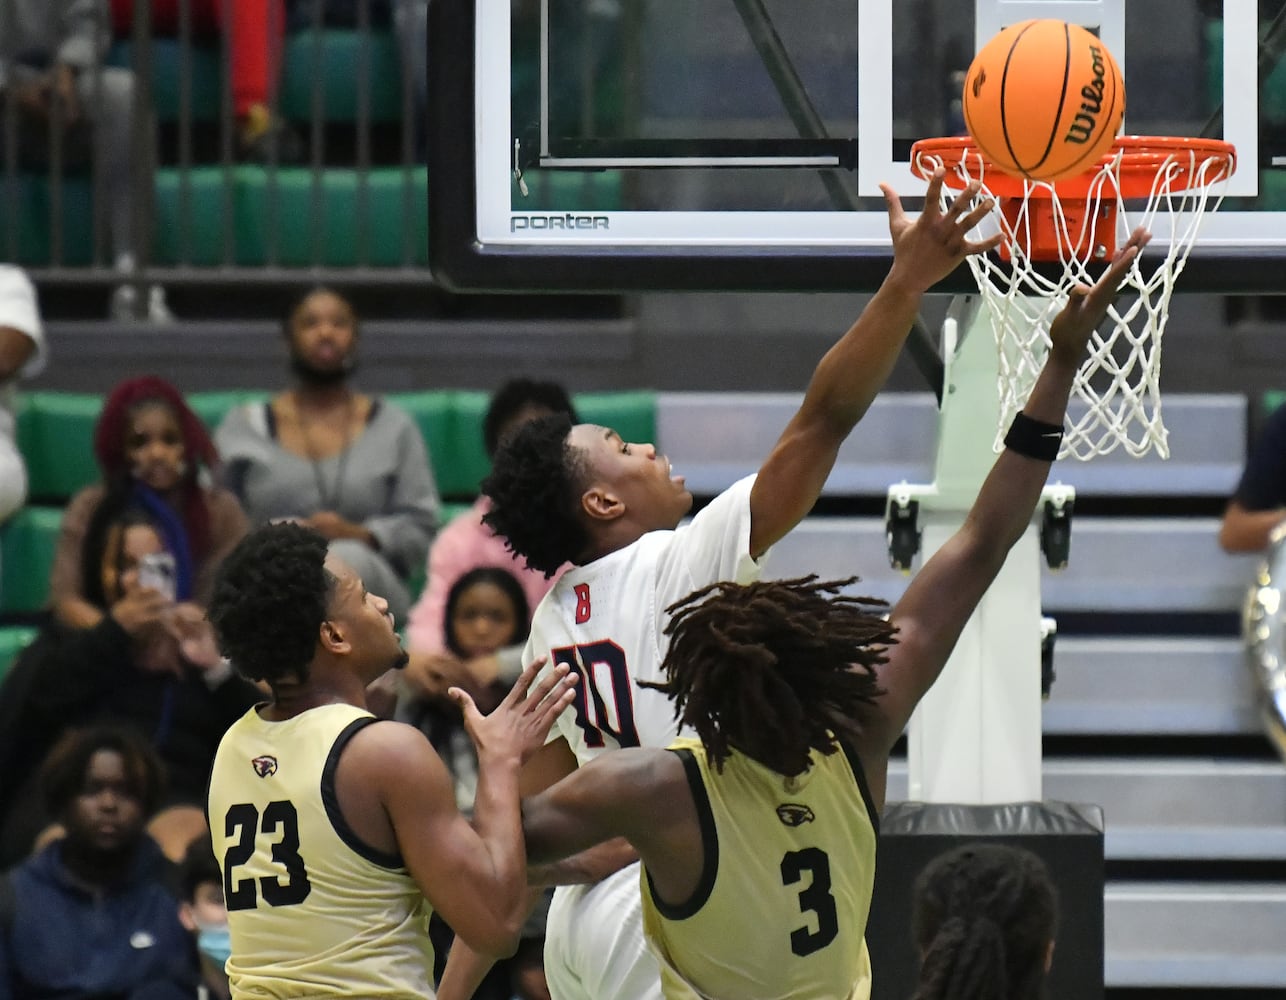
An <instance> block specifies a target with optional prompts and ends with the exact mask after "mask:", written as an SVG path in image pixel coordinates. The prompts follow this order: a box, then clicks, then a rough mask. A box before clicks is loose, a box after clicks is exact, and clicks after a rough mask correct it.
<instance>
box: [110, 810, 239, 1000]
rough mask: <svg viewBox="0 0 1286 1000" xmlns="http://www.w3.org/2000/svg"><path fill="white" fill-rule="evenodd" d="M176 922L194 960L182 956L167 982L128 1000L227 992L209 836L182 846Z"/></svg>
mask: <svg viewBox="0 0 1286 1000" xmlns="http://www.w3.org/2000/svg"><path fill="white" fill-rule="evenodd" d="M179 922H180V923H182V924H183V926H184V927H185V928H186V929H187V932H188V933H189V934H190V935H191V936H192V939H193V941H194V943H195V945H196V958H195V960H193V958H192V956H191V955H185V956H183V958H182V960H180V961H177V962H175V963H174V964H173V966H172V967H171V969H170V975H169V977H168V978H167V979H166V980H164V981H161V982H156V983H151V984H149V985H147V986H145V987H144V988H143V989H141V990H138V991H136V992H135V993H134V994H132V995H131V996H130V998H129V1000H229V998H230V997H231V995H232V987H231V986H230V985H229V984H228V973H227V972H226V971H225V969H224V966H225V964H226V963H227V961H228V955H229V954H230V953H231V951H232V947H231V937H230V935H229V933H228V907H227V904H226V903H225V901H224V898H223V874H222V873H221V872H220V871H219V862H218V859H216V858H215V856H214V846H213V845H212V844H211V842H210V835H209V834H208V833H207V834H203V835H202V836H200V837H197V839H196V840H194V841H192V843H191V844H190V845H188V849H187V853H186V854H185V855H184V856H183V862H182V864H180V865H179Z"/></svg>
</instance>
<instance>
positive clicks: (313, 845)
mask: <svg viewBox="0 0 1286 1000" xmlns="http://www.w3.org/2000/svg"><path fill="white" fill-rule="evenodd" d="M375 721H376V720H375V718H374V716H372V715H371V714H370V713H369V712H367V711H366V710H365V709H361V708H356V707H355V706H352V705H326V706H323V707H321V708H314V709H311V710H309V711H307V712H304V713H302V714H300V715H297V716H295V717H294V718H292V719H288V720H286V721H284V722H268V721H265V720H264V719H262V718H261V717H260V716H259V713H258V712H257V711H256V710H254V709H251V710H250V711H249V712H247V713H246V714H245V715H244V716H242V717H241V718H240V719H239V720H237V722H235V723H234V724H233V725H232V726H231V728H229V729H228V731H227V733H226V734H225V735H224V737H223V740H222V742H220V744H219V751H218V754H217V755H216V756H215V760H214V768H213V770H212V772H211V776H210V794H209V802H208V805H209V817H210V829H211V832H212V834H213V837H214V853H215V857H216V858H218V859H219V864H220V867H221V868H222V870H223V888H224V896H225V898H226V900H227V904H228V927H229V930H230V931H231V935H232V957H231V958H229V959H228V963H227V971H228V977H229V980H230V982H231V985H232V996H233V998H234V1000H238V998H256V1000H262V998H276V997H292V998H300V997H341V996H342V997H355V996H361V997H390V998H392V997H397V998H411V997H415V998H423V997H432V996H433V949H432V946H431V945H430V944H429V936H428V924H429V915H430V912H431V910H430V907H429V904H428V902H427V901H426V900H425V899H424V896H423V895H422V894H421V892H420V890H419V887H418V886H417V885H416V884H415V881H414V880H413V879H412V878H411V875H410V873H409V872H408V871H407V869H406V868H405V866H404V865H403V863H402V860H401V858H399V857H397V856H395V855H385V854H382V853H381V852H379V851H375V850H372V849H371V848H370V847H368V846H367V845H365V844H363V843H362V842H361V841H360V840H358V838H357V837H356V836H355V835H354V834H353V832H352V831H351V830H350V829H349V828H348V826H347V825H346V824H345V822H344V819H343V817H342V816H341V815H340V812H339V804H338V801H337V799H336V796H335V768H336V765H337V764H338V762H339V755H340V752H341V751H342V750H343V748H344V746H345V744H346V743H347V742H348V740H349V739H350V738H351V737H352V736H353V734H354V733H356V732H357V731H358V730H359V729H361V728H362V727H364V726H367V725H369V724H371V723H373V722H375Z"/></svg>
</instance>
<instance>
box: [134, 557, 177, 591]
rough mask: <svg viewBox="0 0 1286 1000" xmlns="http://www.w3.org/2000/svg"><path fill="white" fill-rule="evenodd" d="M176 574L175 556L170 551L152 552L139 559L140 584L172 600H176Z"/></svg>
mask: <svg viewBox="0 0 1286 1000" xmlns="http://www.w3.org/2000/svg"><path fill="white" fill-rule="evenodd" d="M175 575H176V570H175V566H174V556H172V555H171V554H170V553H168V552H150V553H148V554H147V555H145V556H144V557H143V558H142V559H140V560H139V563H138V582H139V585H140V586H142V587H151V588H152V589H153V590H155V591H158V592H160V593H162V594H164V595H165V596H166V597H168V598H169V599H170V600H171V601H173V600H174V598H175V596H176V592H177V587H176V585H175Z"/></svg>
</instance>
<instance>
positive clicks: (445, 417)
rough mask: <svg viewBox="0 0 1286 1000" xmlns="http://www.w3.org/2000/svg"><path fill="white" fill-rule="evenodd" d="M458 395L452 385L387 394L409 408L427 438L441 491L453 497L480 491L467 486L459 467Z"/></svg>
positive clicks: (435, 476)
mask: <svg viewBox="0 0 1286 1000" xmlns="http://www.w3.org/2000/svg"><path fill="white" fill-rule="evenodd" d="M457 396H459V393H458V392H456V391H455V390H452V389H426V390H424V391H422V392H391V393H388V394H386V396H385V398H386V399H387V400H388V401H389V402H390V403H392V404H393V405H395V406H398V407H401V408H402V409H403V410H405V411H406V412H407V414H408V415H409V416H410V418H411V419H412V420H414V421H415V424H416V426H417V427H419V428H420V435H421V436H422V437H423V438H424V445H425V447H426V448H428V450H429V464H430V465H431V466H432V467H433V478H434V480H436V482H437V487H438V495H439V496H443V497H450V498H460V497H469V496H473V495H474V494H476V493H477V487H476V484H475V486H474V489H473V491H472V492H470V491H469V490H468V488H467V485H462V484H467V476H462V475H461V473H460V469H459V458H458V447H457V443H456V438H457V433H456V428H457V426H458V422H457V417H456V405H457Z"/></svg>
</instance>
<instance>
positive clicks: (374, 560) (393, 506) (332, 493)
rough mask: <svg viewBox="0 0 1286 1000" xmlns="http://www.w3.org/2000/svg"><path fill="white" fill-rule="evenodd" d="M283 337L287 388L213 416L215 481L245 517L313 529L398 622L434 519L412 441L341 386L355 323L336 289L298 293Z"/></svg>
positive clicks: (351, 368)
mask: <svg viewBox="0 0 1286 1000" xmlns="http://www.w3.org/2000/svg"><path fill="white" fill-rule="evenodd" d="M283 333H284V335H285V340H286V347H287V350H288V351H289V355H290V369H291V371H292V372H293V374H294V385H293V386H291V388H289V389H287V390H286V391H284V392H281V393H278V394H277V395H276V396H274V397H273V398H272V399H271V400H269V401H268V402H267V403H250V404H247V405H245V406H241V407H238V408H236V409H234V410H232V411H231V412H229V413H228V415H227V416H226V417H225V418H224V419H223V422H222V423H221V424H220V425H219V428H218V430H217V431H216V432H215V441H216V443H217V444H218V447H219V452H220V454H221V455H222V456H223V461H224V464H223V481H224V483H225V485H227V487H228V488H229V489H231V490H232V492H233V493H234V494H236V496H237V498H238V499H239V500H240V501H241V505H242V507H244V508H245V511H246V513H247V514H248V515H249V516H250V519H251V521H253V522H254V523H256V524H262V523H266V522H270V521H281V520H293V521H297V522H299V523H300V524H303V525H306V526H307V527H310V528H312V529H313V530H315V531H317V532H318V533H319V534H321V535H322V536H323V537H324V538H325V539H326V540H327V541H328V542H329V543H330V551H331V552H333V553H335V555H337V556H338V557H339V558H341V559H343V560H344V562H345V563H346V564H348V565H349V566H352V567H353V569H354V570H356V571H357V573H358V574H359V575H360V576H361V577H362V579H363V580H365V581H366V583H367V585H368V586H369V587H370V588H371V590H372V591H374V592H375V593H377V594H380V595H382V596H383V597H384V598H385V599H386V600H387V601H388V603H389V608H390V610H391V611H392V612H393V615H394V617H395V618H396V619H397V620H398V621H399V622H402V621H405V619H406V614H407V610H408V609H409V608H410V605H411V594H410V592H409V590H408V588H407V583H406V581H407V578H408V576H409V575H410V574H411V572H412V571H413V570H414V569H416V568H417V567H419V566H422V565H423V564H424V559H425V555H426V554H427V553H428V549H429V543H430V542H431V541H432V540H433V536H434V533H435V532H436V531H437V527H438V519H439V506H440V505H439V502H438V492H437V487H436V485H435V484H434V481H433V473H432V472H431V471H430V468H429V456H428V451H427V449H426V448H425V445H424V440H423V438H422V437H421V436H420V432H419V429H418V428H417V427H416V425H415V422H414V421H413V420H412V419H411V418H410V416H408V415H407V414H406V413H405V412H404V411H402V410H400V409H398V408H397V407H396V406H393V405H392V404H390V403H389V402H388V401H387V400H383V399H379V398H376V397H373V396H369V395H366V394H365V393H361V392H358V391H357V390H356V389H354V388H353V386H352V385H351V379H352V376H353V374H354V372H355V371H356V369H357V342H358V335H359V325H358V321H357V315H356V313H355V312H354V310H353V306H352V304H351V303H350V302H349V301H348V300H347V299H346V298H345V297H344V296H342V295H340V294H339V293H338V292H336V291H334V290H332V289H329V288H314V289H312V290H310V291H309V292H308V293H306V294H305V295H304V296H303V297H302V298H300V299H299V300H298V301H297V302H296V303H295V304H294V305H293V306H292V308H291V309H290V311H289V312H288V313H287V315H286V320H285V324H284V328H283Z"/></svg>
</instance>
